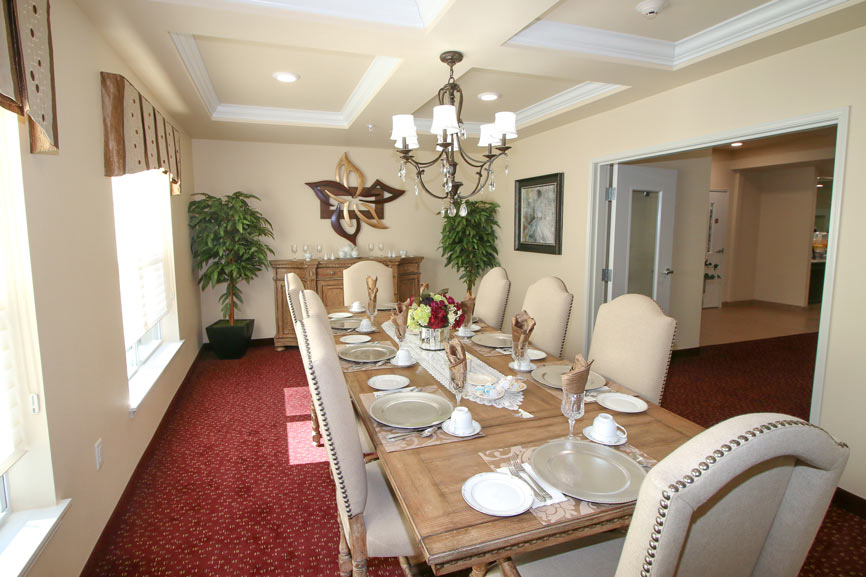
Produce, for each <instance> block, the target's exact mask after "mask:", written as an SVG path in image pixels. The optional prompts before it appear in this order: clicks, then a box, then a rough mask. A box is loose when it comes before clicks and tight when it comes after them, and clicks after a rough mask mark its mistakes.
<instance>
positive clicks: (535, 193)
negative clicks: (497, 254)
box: [514, 172, 563, 254]
mask: <svg viewBox="0 0 866 577" xmlns="http://www.w3.org/2000/svg"><path fill="white" fill-rule="evenodd" d="M562 183H563V174H562V173H561V172H557V173H556V174H547V175H544V176H535V177H533V178H523V179H521V180H517V181H515V182H514V250H523V251H528V252H541V253H546V254H562Z"/></svg>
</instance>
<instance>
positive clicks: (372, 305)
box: [367, 299, 376, 323]
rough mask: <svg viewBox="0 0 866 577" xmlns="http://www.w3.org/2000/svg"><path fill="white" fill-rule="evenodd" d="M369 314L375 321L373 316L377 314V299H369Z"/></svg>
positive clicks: (371, 319)
mask: <svg viewBox="0 0 866 577" xmlns="http://www.w3.org/2000/svg"><path fill="white" fill-rule="evenodd" d="M367 316H369V317H370V322H371V323H372V322H373V317H375V316H376V301H374V300H370V299H367Z"/></svg>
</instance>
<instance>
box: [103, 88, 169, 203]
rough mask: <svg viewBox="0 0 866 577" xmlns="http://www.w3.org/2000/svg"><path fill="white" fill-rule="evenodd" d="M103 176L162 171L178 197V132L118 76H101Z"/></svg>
mask: <svg viewBox="0 0 866 577" xmlns="http://www.w3.org/2000/svg"><path fill="white" fill-rule="evenodd" d="M102 127H103V131H104V133H105V176H121V175H124V174H133V173H136V172H141V171H143V170H153V169H162V170H164V171H165V172H167V173H168V174H169V176H171V182H172V187H171V191H172V194H180V131H179V130H177V129H176V128H175V127H174V126H172V125H171V123H170V122H167V121H166V120H165V118H164V117H163V115H162V114H161V113H160V112H159V110H157V109H156V108H155V107H154V106H153V104H151V103H150V102H149V101H148V100H147V99H146V98H144V97H143V96H142V95H141V93H140V92H139V91H138V90H137V89H136V88H135V86H133V85H132V83H130V82H129V80H127V79H126V78H124V77H123V76H121V75H120V74H112V73H110V72H103V73H102Z"/></svg>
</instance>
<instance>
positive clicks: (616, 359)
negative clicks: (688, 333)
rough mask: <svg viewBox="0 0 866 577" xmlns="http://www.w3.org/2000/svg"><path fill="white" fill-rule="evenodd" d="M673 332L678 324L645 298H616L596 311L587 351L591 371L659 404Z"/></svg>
mask: <svg viewBox="0 0 866 577" xmlns="http://www.w3.org/2000/svg"><path fill="white" fill-rule="evenodd" d="M676 328H677V321H676V320H675V319H672V318H671V317H669V316H667V315H665V313H664V311H663V310H662V309H661V307H660V306H659V305H658V304H657V303H656V302H655V301H654V300H652V299H651V298H649V297H648V296H644V295H639V294H626V295H622V296H619V297H617V298H615V299H613V300H612V301H610V302H609V303H605V304H603V305H601V307H600V308H599V309H598V315H597V316H596V317H595V327H594V328H593V331H592V343H591V344H590V347H589V359H590V360H592V361H595V362H594V363H593V366H592V368H593V369H594V370H595V371H597V372H598V373H600V374H602V375H604V376H605V377H607V378H608V379H610V380H611V381H613V382H615V383H619V384H621V385H623V386H626V387H628V388H629V389H631V390H632V391H634V392H635V393H637V394H638V395H640V396H641V397H643V398H644V399H646V400H648V401H651V402H653V403H656V404H659V403H661V400H662V393H663V392H664V384H665V380H666V378H667V374H668V366H669V365H670V360H671V349H672V348H673V342H674V335H675V334H676Z"/></svg>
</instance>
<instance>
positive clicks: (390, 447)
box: [361, 386, 484, 453]
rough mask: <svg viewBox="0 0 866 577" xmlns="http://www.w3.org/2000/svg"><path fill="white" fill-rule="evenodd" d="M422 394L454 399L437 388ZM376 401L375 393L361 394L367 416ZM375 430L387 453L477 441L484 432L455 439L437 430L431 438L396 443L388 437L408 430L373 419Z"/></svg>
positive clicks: (404, 439)
mask: <svg viewBox="0 0 866 577" xmlns="http://www.w3.org/2000/svg"><path fill="white" fill-rule="evenodd" d="M419 391H420V392H424V393H432V394H434V395H436V396H439V397H442V398H443V399H447V400H448V401H449V402H450V401H453V399H449V398H448V397H446V396H445V395H444V394H443V393H442V392H441V391H440V390H439V389H438V387H435V386H427V387H421V388H420V389H419ZM394 394H395V395H399V394H400V393H394ZM375 400H376V395H375V393H363V394H361V403H362V404H363V405H364V409H365V410H366V411H367V414H369V413H370V405H372V404H373V401H375ZM373 429H374V430H375V431H376V436H378V437H379V441H381V443H382V447H384V449H385V452H386V453H392V452H394V451H405V450H407V449H417V448H419V447H430V446H432V445H441V444H444V443H455V442H457V441H467V440H469V439H476V438H478V437H483V436H484V432H483V431H482V432H480V433H478V434H477V435H473V436H471V437H454V436H453V435H449V434H448V433H446V432H445V431H443V430H442V429H439V430H437V431H436V432H435V433H433V434H432V435H430V436H429V437H422V436H420V435H412V436H410V437H404V438H402V439H398V440H396V441H388V440H387V436H388V435H391V434H394V433H400V432H406V431H407V430H406V429H397V428H394V427H387V426H385V425H382V424H380V423H378V422H376V420H375V419H373Z"/></svg>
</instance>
